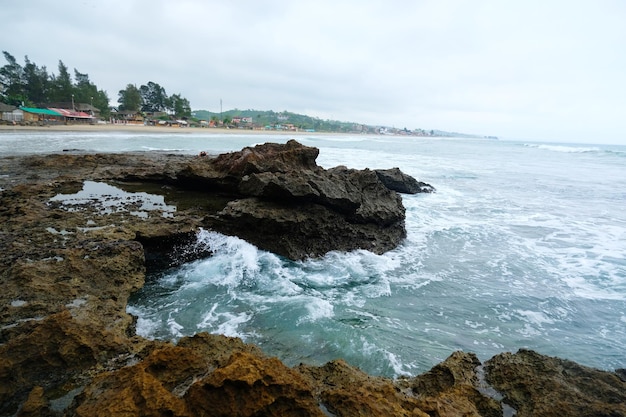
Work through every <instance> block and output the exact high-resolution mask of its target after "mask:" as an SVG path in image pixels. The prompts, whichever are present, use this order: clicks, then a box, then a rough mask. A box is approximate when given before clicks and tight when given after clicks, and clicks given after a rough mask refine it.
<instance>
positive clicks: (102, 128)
mask: <svg viewBox="0 0 626 417" xmlns="http://www.w3.org/2000/svg"><path fill="white" fill-rule="evenodd" d="M29 131H30V132H132V133H147V132H149V133H156V134H159V133H166V134H173V133H180V134H192V133H193V134H206V135H233V134H237V135H349V134H350V133H338V132H306V131H297V130H251V129H226V128H215V127H168V126H146V125H133V124H110V123H107V124H95V125H91V124H70V125H45V126H20V125H14V126H12V125H0V134H1V133H2V132H29Z"/></svg>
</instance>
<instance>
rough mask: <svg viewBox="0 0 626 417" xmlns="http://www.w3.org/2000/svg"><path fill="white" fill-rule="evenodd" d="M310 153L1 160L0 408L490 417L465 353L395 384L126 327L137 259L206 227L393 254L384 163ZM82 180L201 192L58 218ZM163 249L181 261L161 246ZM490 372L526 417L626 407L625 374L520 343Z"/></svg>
mask: <svg viewBox="0 0 626 417" xmlns="http://www.w3.org/2000/svg"><path fill="white" fill-rule="evenodd" d="M316 156H317V150H316V149H315V148H308V147H303V146H302V145H300V144H298V143H296V142H289V143H288V144H287V145H286V146H280V145H275V144H270V145H265V146H261V147H254V148H249V149H245V150H244V151H242V152H241V153H235V154H226V155H223V156H221V157H218V158H209V157H207V158H199V157H193V156H185V155H168V154H162V153H135V154H124V155H113V154H96V155H88V154H70V153H65V154H57V155H43V156H42V155H37V156H25V157H7V158H2V159H0V174H2V175H0V225H1V226H0V284H2V292H0V416H14V415H16V416H35V415H39V416H44V415H45V416H74V415H78V416H98V415H103V416H104V415H107V416H110V415H125V416H128V415H145V416H164V415H169V416H194V415H257V416H258V415H290V414H291V415H311V416H318V415H335V416H355V415H359V416H380V415H398V416H409V415H411V416H421V417H425V416H427V415H429V416H449V415H468V416H478V415H483V416H495V415H500V414H498V413H499V410H500V408H499V406H500V403H499V402H498V401H499V400H498V399H497V398H492V397H490V396H488V395H485V394H484V393H483V392H482V391H481V385H480V384H481V381H480V378H479V377H478V376H477V375H478V371H477V369H479V368H478V367H477V366H478V365H479V363H478V361H477V359H476V357H475V356H473V355H471V354H463V353H455V354H453V355H452V356H451V357H450V358H448V359H447V360H446V361H445V362H443V363H442V364H440V365H437V366H435V367H434V368H433V369H432V370H431V371H429V372H428V373H426V374H424V375H422V376H418V377H415V378H411V379H401V380H398V381H392V380H390V379H386V378H380V377H373V376H369V375H366V374H364V373H363V372H361V371H360V370H358V369H356V368H354V367H351V366H349V365H348V364H346V363H345V362H344V361H342V360H336V361H333V362H329V363H328V364H326V365H324V366H322V367H311V366H305V365H301V366H299V367H297V368H293V369H291V368H288V367H286V366H285V365H283V364H282V363H280V362H279V361H278V360H277V359H273V358H268V357H266V356H265V355H264V354H263V353H262V352H261V351H260V350H259V349H258V348H256V347H254V346H251V345H246V344H244V343H243V342H242V341H241V340H239V339H232V338H226V337H223V336H217V335H208V334H205V333H203V334H199V335H196V336H194V337H189V338H183V339H181V340H180V341H179V342H178V344H177V345H173V344H171V343H167V342H160V341H150V340H146V339H143V338H141V337H138V336H136V335H135V331H134V325H135V321H134V318H133V317H132V316H130V315H129V314H127V313H126V304H127V301H128V297H129V296H130V295H131V293H132V292H133V291H136V290H137V289H138V288H140V287H141V286H142V285H143V283H144V279H145V271H146V267H147V266H149V265H153V266H154V267H155V268H163V267H169V266H171V265H172V264H176V263H177V262H184V261H187V260H191V259H194V258H195V257H199V256H206V255H209V253H208V252H207V251H206V250H205V249H206V248H202V247H199V248H198V247H190V246H193V245H192V244H191V242H193V238H194V234H195V233H196V231H197V230H198V229H199V228H200V227H202V226H205V227H206V226H208V225H213V226H215V227H216V228H222V230H225V231H229V232H230V233H232V234H238V235H240V236H242V237H245V238H247V239H249V240H250V241H252V242H255V241H256V240H258V243H259V246H261V245H265V247H266V248H268V249H270V250H273V251H275V252H276V253H284V254H286V255H287V256H290V257H293V258H302V257H306V256H317V255H320V254H322V253H325V251H327V250H332V249H337V250H350V249H353V248H355V247H362V248H366V249H369V250H372V251H374V252H382V251H385V250H387V249H391V248H393V247H394V245H395V244H397V242H399V240H400V239H401V238H402V236H403V233H404V228H403V220H404V217H403V216H404V208H403V207H402V205H401V200H400V198H399V197H398V195H397V194H396V193H395V192H394V191H390V190H389V188H388V186H384V185H383V183H382V182H381V181H380V178H379V176H378V173H377V172H374V171H370V170H350V169H347V168H345V167H337V168H333V169H329V170H325V169H322V168H320V167H317V166H316V165H315V158H316ZM214 160H215V161H217V162H212V161H214ZM86 180H91V181H106V182H116V181H140V182H142V183H146V182H149V183H152V184H157V185H158V186H159V187H164V188H162V189H161V192H163V193H164V194H165V195H166V198H167V199H173V200H172V202H173V204H176V201H181V200H177V199H180V198H183V197H184V196H183V197H181V193H180V190H181V189H185V190H196V191H197V193H198V194H197V195H196V194H193V192H191V191H187V192H185V193H184V194H185V196H186V195H191V194H193V197H189V198H188V199H186V200H185V201H184V204H182V202H181V204H180V205H179V209H178V210H177V211H176V212H174V213H173V214H172V215H171V217H163V216H162V213H159V212H154V213H152V212H151V213H149V214H146V216H145V217H142V218H138V217H134V216H131V215H129V213H128V212H125V211H123V210H122V211H119V212H111V213H102V212H101V211H99V210H98V209H97V207H96V205H94V204H84V205H82V206H81V207H80V208H79V209H78V210H67V209H66V208H64V207H63V205H62V204H59V203H53V202H52V201H51V198H52V197H54V196H55V195H57V194H59V193H63V194H67V193H76V192H77V191H79V190H80V189H81V188H82V187H83V181H86ZM199 196H200V197H199ZM203 196H204V197H203ZM207 201H209V203H210V204H207ZM236 223H241V224H242V226H240V227H239V228H237V227H236ZM246 228H248V229H250V230H251V231H250V232H246V231H245V230H244V229H246ZM338 231H340V232H338ZM331 232H332V233H331ZM246 233H249V235H248V234H246ZM260 235H267V237H265V238H264V239H262V238H259V237H258V236H260ZM340 235H343V236H340ZM255 236H256V237H255ZM350 241H354V242H357V243H356V244H355V243H350ZM272 242H275V243H274V244H273V243H272ZM272 245H274V246H272ZM173 248H177V250H178V249H180V250H181V251H182V252H183V253H182V257H179V256H169V254H168V252H169V251H172V249H173ZM159 262H161V263H159ZM147 264H148V265H147ZM488 365H489V366H488V373H487V377H488V381H490V382H491V384H492V385H493V386H494V387H496V388H497V389H498V390H500V391H501V392H502V393H503V394H504V395H505V400H506V401H507V402H508V403H509V404H511V405H513V406H514V407H515V408H516V409H517V410H518V415H519V416H526V415H532V414H534V415H557V414H558V415H559V416H560V415H573V416H576V415H611V416H619V415H626V414H625V411H624V403H625V402H626V399H625V398H624V392H625V391H626V389H625V388H626V387H624V384H625V383H624V382H623V380H622V379H623V371H618V372H616V373H609V372H601V371H598V370H592V369H589V368H584V367H581V366H579V365H576V364H574V363H572V362H567V361H560V360H558V359H556V358H547V357H543V356H541V355H538V354H536V353H534V352H528V351H522V352H520V353H518V354H516V355H511V354H502V355H498V356H497V357H495V358H493V359H492V360H491V361H489V362H488ZM620 372H621V373H620ZM618 375H621V376H622V379H620V377H619V376H618ZM240 399H241V401H239V400H240ZM570 403H571V404H574V405H570ZM594 413H595V414H594Z"/></svg>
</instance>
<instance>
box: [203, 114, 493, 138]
mask: <svg viewBox="0 0 626 417" xmlns="http://www.w3.org/2000/svg"><path fill="white" fill-rule="evenodd" d="M192 117H193V118H194V119H197V120H205V121H212V122H213V123H215V124H216V125H222V124H225V125H229V126H234V127H240V128H244V129H246V128H247V129H266V130H300V131H302V130H304V131H311V132H334V133H370V134H399V135H410V136H433V137H469V138H472V137H473V138H483V136H478V135H468V134H464V133H457V132H446V131H443V130H425V129H414V130H408V129H406V128H404V129H397V128H394V127H389V126H372V125H366V124H361V123H356V122H345V121H339V120H323V119H320V118H318V117H312V116H307V115H304V114H298V113H292V112H289V111H286V110H285V111H282V112H275V111H273V110H252V109H248V110H240V109H233V110H227V111H224V112H222V113H217V112H211V111H208V110H194V111H193V112H192ZM220 121H221V122H223V123H220Z"/></svg>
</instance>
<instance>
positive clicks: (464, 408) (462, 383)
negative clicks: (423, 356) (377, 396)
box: [398, 352, 502, 417]
mask: <svg viewBox="0 0 626 417" xmlns="http://www.w3.org/2000/svg"><path fill="white" fill-rule="evenodd" d="M480 366H481V363H480V361H479V360H478V358H477V357H476V355H474V354H473V353H465V352H454V353H453V354H452V355H450V356H449V357H448V358H447V359H446V360H445V361H444V362H442V363H440V364H438V365H435V366H434V367H433V368H432V369H431V370H430V371H428V372H426V373H425V374H422V375H419V376H416V377H415V378H411V379H405V380H399V381H398V385H399V386H401V387H403V388H405V389H406V388H408V389H410V390H411V392H412V393H413V394H414V395H415V396H417V398H418V402H417V403H418V406H419V408H420V409H421V410H424V411H425V412H426V413H428V414H429V415H431V416H432V415H437V416H449V415H468V416H469V415H473V416H485V417H500V416H502V406H501V405H500V403H499V402H498V401H496V400H495V399H494V398H491V397H489V396H487V395H485V394H483V393H482V392H481V390H480V388H481V387H480V384H481V381H480V380H479V377H478V374H477V368H478V367H480Z"/></svg>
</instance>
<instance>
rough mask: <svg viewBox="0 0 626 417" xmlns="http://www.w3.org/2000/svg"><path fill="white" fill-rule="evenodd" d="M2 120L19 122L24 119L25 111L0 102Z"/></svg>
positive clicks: (0, 118)
mask: <svg viewBox="0 0 626 417" xmlns="http://www.w3.org/2000/svg"><path fill="white" fill-rule="evenodd" d="M0 116H1V117H0V120H5V121H7V122H14V123H18V122H21V121H22V120H24V111H23V110H20V109H18V108H17V107H15V106H11V105H9V104H4V103H0Z"/></svg>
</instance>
